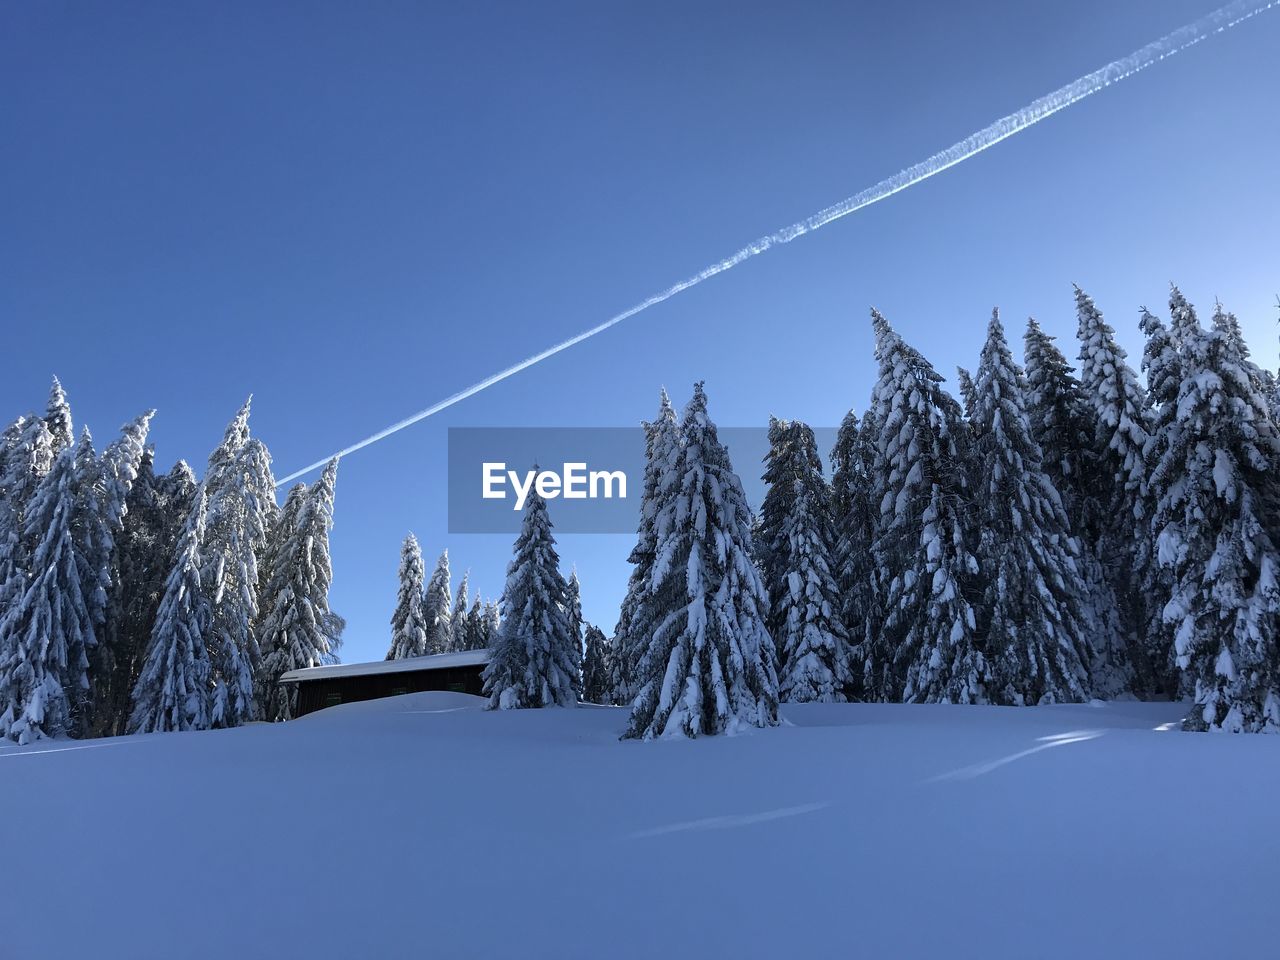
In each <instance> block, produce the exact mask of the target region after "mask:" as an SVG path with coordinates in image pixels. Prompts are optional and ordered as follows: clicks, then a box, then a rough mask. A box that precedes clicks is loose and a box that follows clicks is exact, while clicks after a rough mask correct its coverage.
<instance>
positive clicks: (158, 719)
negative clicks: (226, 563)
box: [128, 489, 213, 733]
mask: <svg viewBox="0 0 1280 960" xmlns="http://www.w3.org/2000/svg"><path fill="white" fill-rule="evenodd" d="M205 506H206V499H205V495H204V490H203V489H200V490H199V491H197V493H196V496H195V501H194V503H193V504H192V506H191V510H190V512H189V513H188V516H187V520H186V524H185V526H184V527H183V531H182V534H181V536H180V538H179V541H178V546H177V550H176V553H175V556H174V560H173V567H172V570H171V571H170V573H169V576H168V579H167V580H166V582H165V589H164V594H163V597H162V599H161V601H160V606H159V610H158V612H157V615H156V620H155V626H154V628H153V630H152V635H151V643H150V645H149V647H148V649H147V653H146V657H145V658H144V660H143V663H142V666H141V669H140V671H139V674H138V680H137V683H136V685H135V686H134V690H133V711H132V713H131V714H130V717H129V727H128V729H129V732H130V733H159V732H165V731H170V730H204V729H206V728H208V727H209V726H210V725H211V723H212V721H213V717H212V704H211V702H210V684H211V678H210V663H209V654H208V650H207V648H206V646H205V638H206V636H208V631H209V629H210V627H211V620H212V611H211V608H210V602H209V597H208V595H207V593H206V592H205V589H204V586H203V584H202V583H201V580H200V572H201V570H202V569H203V567H204V564H203V562H202V560H201V557H200V544H201V542H202V541H203V540H204V537H205V531H204V517H205Z"/></svg>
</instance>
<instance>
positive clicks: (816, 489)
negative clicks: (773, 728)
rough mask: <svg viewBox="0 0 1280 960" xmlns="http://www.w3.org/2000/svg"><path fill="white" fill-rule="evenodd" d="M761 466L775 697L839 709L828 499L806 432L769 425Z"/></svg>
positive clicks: (762, 552)
mask: <svg viewBox="0 0 1280 960" xmlns="http://www.w3.org/2000/svg"><path fill="white" fill-rule="evenodd" d="M765 464H766V467H765V473H764V480H765V482H766V483H767V484H768V485H769V489H768V492H767V493H766V494H765V498H764V503H763V504H762V505H761V508H760V522H759V525H758V527H757V529H756V533H755V536H756V551H757V555H758V557H759V561H760V572H761V576H762V578H763V581H764V587H765V590H766V591H767V592H768V595H769V608H768V609H769V614H768V617H767V618H766V620H765V623H766V626H767V627H768V630H769V635H770V636H771V637H772V638H773V642H774V644H775V646H776V648H777V651H778V661H779V667H778V696H779V698H780V699H781V700H784V701H792V702H796V703H804V702H809V701H817V702H823V703H828V702H843V701H844V700H845V699H846V691H847V688H848V687H849V683H850V671H851V662H852V655H851V652H850V649H849V641H848V637H847V635H846V633H845V628H844V622H843V621H842V620H841V617H840V593H839V589H838V587H837V585H836V578H835V574H834V573H833V569H832V568H833V564H832V560H831V554H832V545H833V542H834V540H835V531H834V528H833V527H832V523H831V516H830V512H829V511H830V501H831V495H830V491H829V489H828V488H827V484H826V481H825V480H824V479H823V477H822V460H821V458H819V456H818V447H817V443H816V442H815V441H814V438H813V431H812V430H811V429H810V428H809V427H808V425H807V424H804V423H800V422H798V421H786V420H778V419H776V418H772V417H771V418H770V420H769V453H768V455H767V456H766V458H765Z"/></svg>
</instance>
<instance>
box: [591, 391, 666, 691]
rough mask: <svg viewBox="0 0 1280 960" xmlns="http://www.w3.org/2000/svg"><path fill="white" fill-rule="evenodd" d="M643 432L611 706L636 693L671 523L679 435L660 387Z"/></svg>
mask: <svg viewBox="0 0 1280 960" xmlns="http://www.w3.org/2000/svg"><path fill="white" fill-rule="evenodd" d="M644 433H645V468H644V479H643V483H642V492H641V495H640V522H639V526H638V528H637V531H636V545H635V546H634V547H633V548H632V550H631V554H630V556H628V557H627V562H628V563H630V564H631V576H630V577H629V578H628V580H627V592H626V595H625V596H624V597H623V600H622V609H621V611H620V613H619V615H618V625H617V626H616V627H615V628H614V631H613V645H612V646H613V657H612V662H611V663H610V669H609V680H610V683H611V684H612V686H613V702H614V703H618V704H630V703H631V701H632V700H634V699H635V695H636V691H637V690H638V689H639V678H638V676H637V669H638V667H639V663H640V658H641V657H642V656H643V655H644V651H645V650H646V649H647V647H648V644H649V638H650V637H651V636H652V635H653V629H654V627H655V625H656V624H655V622H654V620H653V607H652V605H651V603H650V599H651V598H650V588H651V587H652V572H653V561H654V556H655V554H656V551H657V544H658V539H659V536H660V535H661V533H660V532H665V531H667V530H668V529H669V526H670V523H671V520H672V503H673V495H674V491H673V486H674V482H675V463H676V457H677V456H678V454H679V452H680V431H679V428H678V426H677V424H676V414H675V410H674V409H672V407H671V400H670V398H669V397H668V396H667V391H666V389H665V388H664V389H663V390H662V392H661V396H660V398H659V401H658V416H657V418H656V419H655V420H654V421H653V422H652V423H645V424H644Z"/></svg>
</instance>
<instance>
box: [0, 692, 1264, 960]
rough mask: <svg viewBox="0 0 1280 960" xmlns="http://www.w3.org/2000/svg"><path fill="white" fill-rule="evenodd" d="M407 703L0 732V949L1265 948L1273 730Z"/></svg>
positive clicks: (1006, 711) (456, 697)
mask: <svg viewBox="0 0 1280 960" xmlns="http://www.w3.org/2000/svg"><path fill="white" fill-rule="evenodd" d="M479 704H480V701H479V700H478V699H476V698H473V697H467V696H464V695H461V694H448V693H424V694H412V695H409V696H405V697H398V698H394V699H390V700H383V701H376V702H372V703H363V704H351V705H348V706H343V707H337V708H333V709H330V710H326V711H322V712H320V713H317V714H313V715H311V716H309V717H305V718H303V719H301V720H297V721H294V722H292V723H288V724H283V725H275V726H267V725H253V726H249V727H244V728H241V729H238V730H231V731H215V732H204V733H184V734H159V735H151V736H143V737H131V738H122V739H116V740H102V741H89V742H80V743H73V742H67V741H63V742H57V743H53V744H50V743H44V744H37V745H33V746H31V747H26V748H4V749H0V784H2V785H3V787H2V789H0V825H2V827H0V830H2V832H3V842H2V843H0V869H2V870H3V872H4V875H5V877H6V879H7V880H8V883H7V884H6V887H7V889H6V890H5V892H4V895H3V896H2V897H0V957H3V958H9V957H13V958H19V957H34V956H40V957H42V958H61V957H89V956H92V957H106V958H116V957H120V958H126V957H127V958H150V957H156V958H161V957H163V958H171V957H184V958H199V957H235V958H256V957H275V958H280V957H289V956H299V957H301V956H305V957H308V958H325V957H335V958H337V957H369V958H373V957H444V958H454V957H494V956H517V955H519V956H530V957H605V956H608V957H646V958H647V957H655V958H664V957H799V956H823V957H833V956H850V957H852V956H858V957H888V956H894V957H1037V958H1049V957H1123V958H1142V957H1150V956H1160V957H1162V958H1170V957H1197V958H1203V957H1208V956H1223V957H1228V956H1252V957H1263V956H1274V955H1276V953H1275V951H1276V950H1277V949H1278V948H1277V943H1278V942H1280V941H1278V940H1277V931H1276V926H1275V912H1274V906H1275V897H1276V886H1275V882H1274V880H1275V876H1276V867H1277V863H1278V862H1280V857H1278V854H1280V830H1278V829H1277V822H1276V817H1277V810H1278V809H1280V807H1277V803H1276V798H1277V797H1280V738H1277V737H1263V736H1235V737H1233V736H1227V735H1209V734H1184V733H1179V732H1172V731H1168V730H1159V729H1156V728H1158V727H1160V726H1161V725H1165V724H1168V723H1170V722H1172V721H1175V720H1176V719H1177V718H1178V717H1179V716H1180V715H1181V713H1182V711H1183V707H1182V706H1180V705H1170V704H1141V703H1116V704H1109V705H1106V706H1059V707H1037V708H1022V709H1019V708H998V707H995V708H988V707H945V706H899V705H829V706H822V705H810V706H788V707H784V709H783V713H784V716H785V717H786V719H787V720H788V721H789V722H790V724H791V725H790V726H787V727H784V728H782V729H777V730H769V731H763V732H760V733H756V734H753V735H749V736H742V737H736V738H707V739H703V740H698V741H696V742H660V743H635V742H625V743H621V742H618V740H617V739H616V738H617V735H618V732H619V731H620V730H621V729H622V727H623V725H624V720H625V712H623V711H621V710H615V709H611V708H594V707H587V708H581V709H578V710H555V709H549V710H539V711H513V712H510V713H486V712H483V711H481V710H480V709H479Z"/></svg>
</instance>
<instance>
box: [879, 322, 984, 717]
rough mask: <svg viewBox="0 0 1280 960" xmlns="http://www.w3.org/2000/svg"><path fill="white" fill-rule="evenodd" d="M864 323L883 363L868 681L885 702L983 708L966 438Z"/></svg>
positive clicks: (923, 372) (918, 368) (899, 353)
mask: <svg viewBox="0 0 1280 960" xmlns="http://www.w3.org/2000/svg"><path fill="white" fill-rule="evenodd" d="M871 319H872V327H873V329H874V330H875V333H876V357H877V358H878V360H879V362H880V375H879V378H878V379H877V380H876V385H875V395H874V409H876V410H877V412H878V416H879V418H880V422H879V434H880V435H879V438H878V440H877V444H876V460H875V467H874V470H873V473H874V475H875V477H876V482H877V484H878V485H879V489H878V490H877V492H878V493H880V494H881V496H880V498H879V500H880V517H879V520H878V522H877V526H876V541H875V547H874V552H875V559H876V564H877V567H878V576H879V578H880V582H881V585H880V592H881V593H882V594H883V597H884V600H883V603H884V610H885V611H886V616H885V621H884V627H883V630H882V633H881V636H880V638H879V642H878V643H876V645H875V646H874V648H873V649H872V650H871V651H870V652H869V655H868V660H869V663H868V675H869V676H870V677H872V678H874V680H875V682H877V683H878V684H879V692H880V696H881V697H882V698H883V699H886V700H889V699H899V698H901V699H903V700H906V701H908V702H939V701H941V702H944V703H985V702H986V701H987V697H988V689H987V688H988V686H989V685H990V682H991V669H990V664H989V663H988V662H987V659H986V657H985V656H984V655H983V651H982V646H981V644H980V642H979V638H978V635H977V621H976V617H975V612H974V609H973V606H972V598H976V596H977V595H978V592H979V585H978V580H977V574H978V564H977V560H976V559H975V557H974V555H973V552H972V544H973V542H974V540H975V536H974V532H973V531H972V529H970V526H969V524H968V522H967V521H966V517H971V516H972V503H971V494H970V491H969V490H968V489H967V486H966V481H965V473H966V469H965V467H966V463H967V458H968V451H967V449H966V447H965V444H966V440H967V430H966V428H965V425H964V423H963V420H962V416H961V411H960V407H959V405H958V404H957V403H956V401H955V400H954V399H953V398H952V397H951V396H949V395H948V394H947V393H946V391H945V390H943V389H942V385H941V384H942V378H941V377H940V376H939V375H938V374H937V372H936V371H935V370H934V369H933V367H932V366H930V365H929V362H928V361H927V360H925V359H924V357H923V356H921V355H920V353H919V352H918V351H917V350H915V349H914V348H912V347H910V346H908V345H907V343H906V342H905V341H904V340H903V339H902V338H901V337H900V336H899V335H898V334H897V333H896V332H895V331H894V330H893V328H892V327H890V326H889V322H888V321H887V320H885V319H884V317H883V316H881V315H880V313H879V312H877V311H874V310H873V311H872V315H871Z"/></svg>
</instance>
